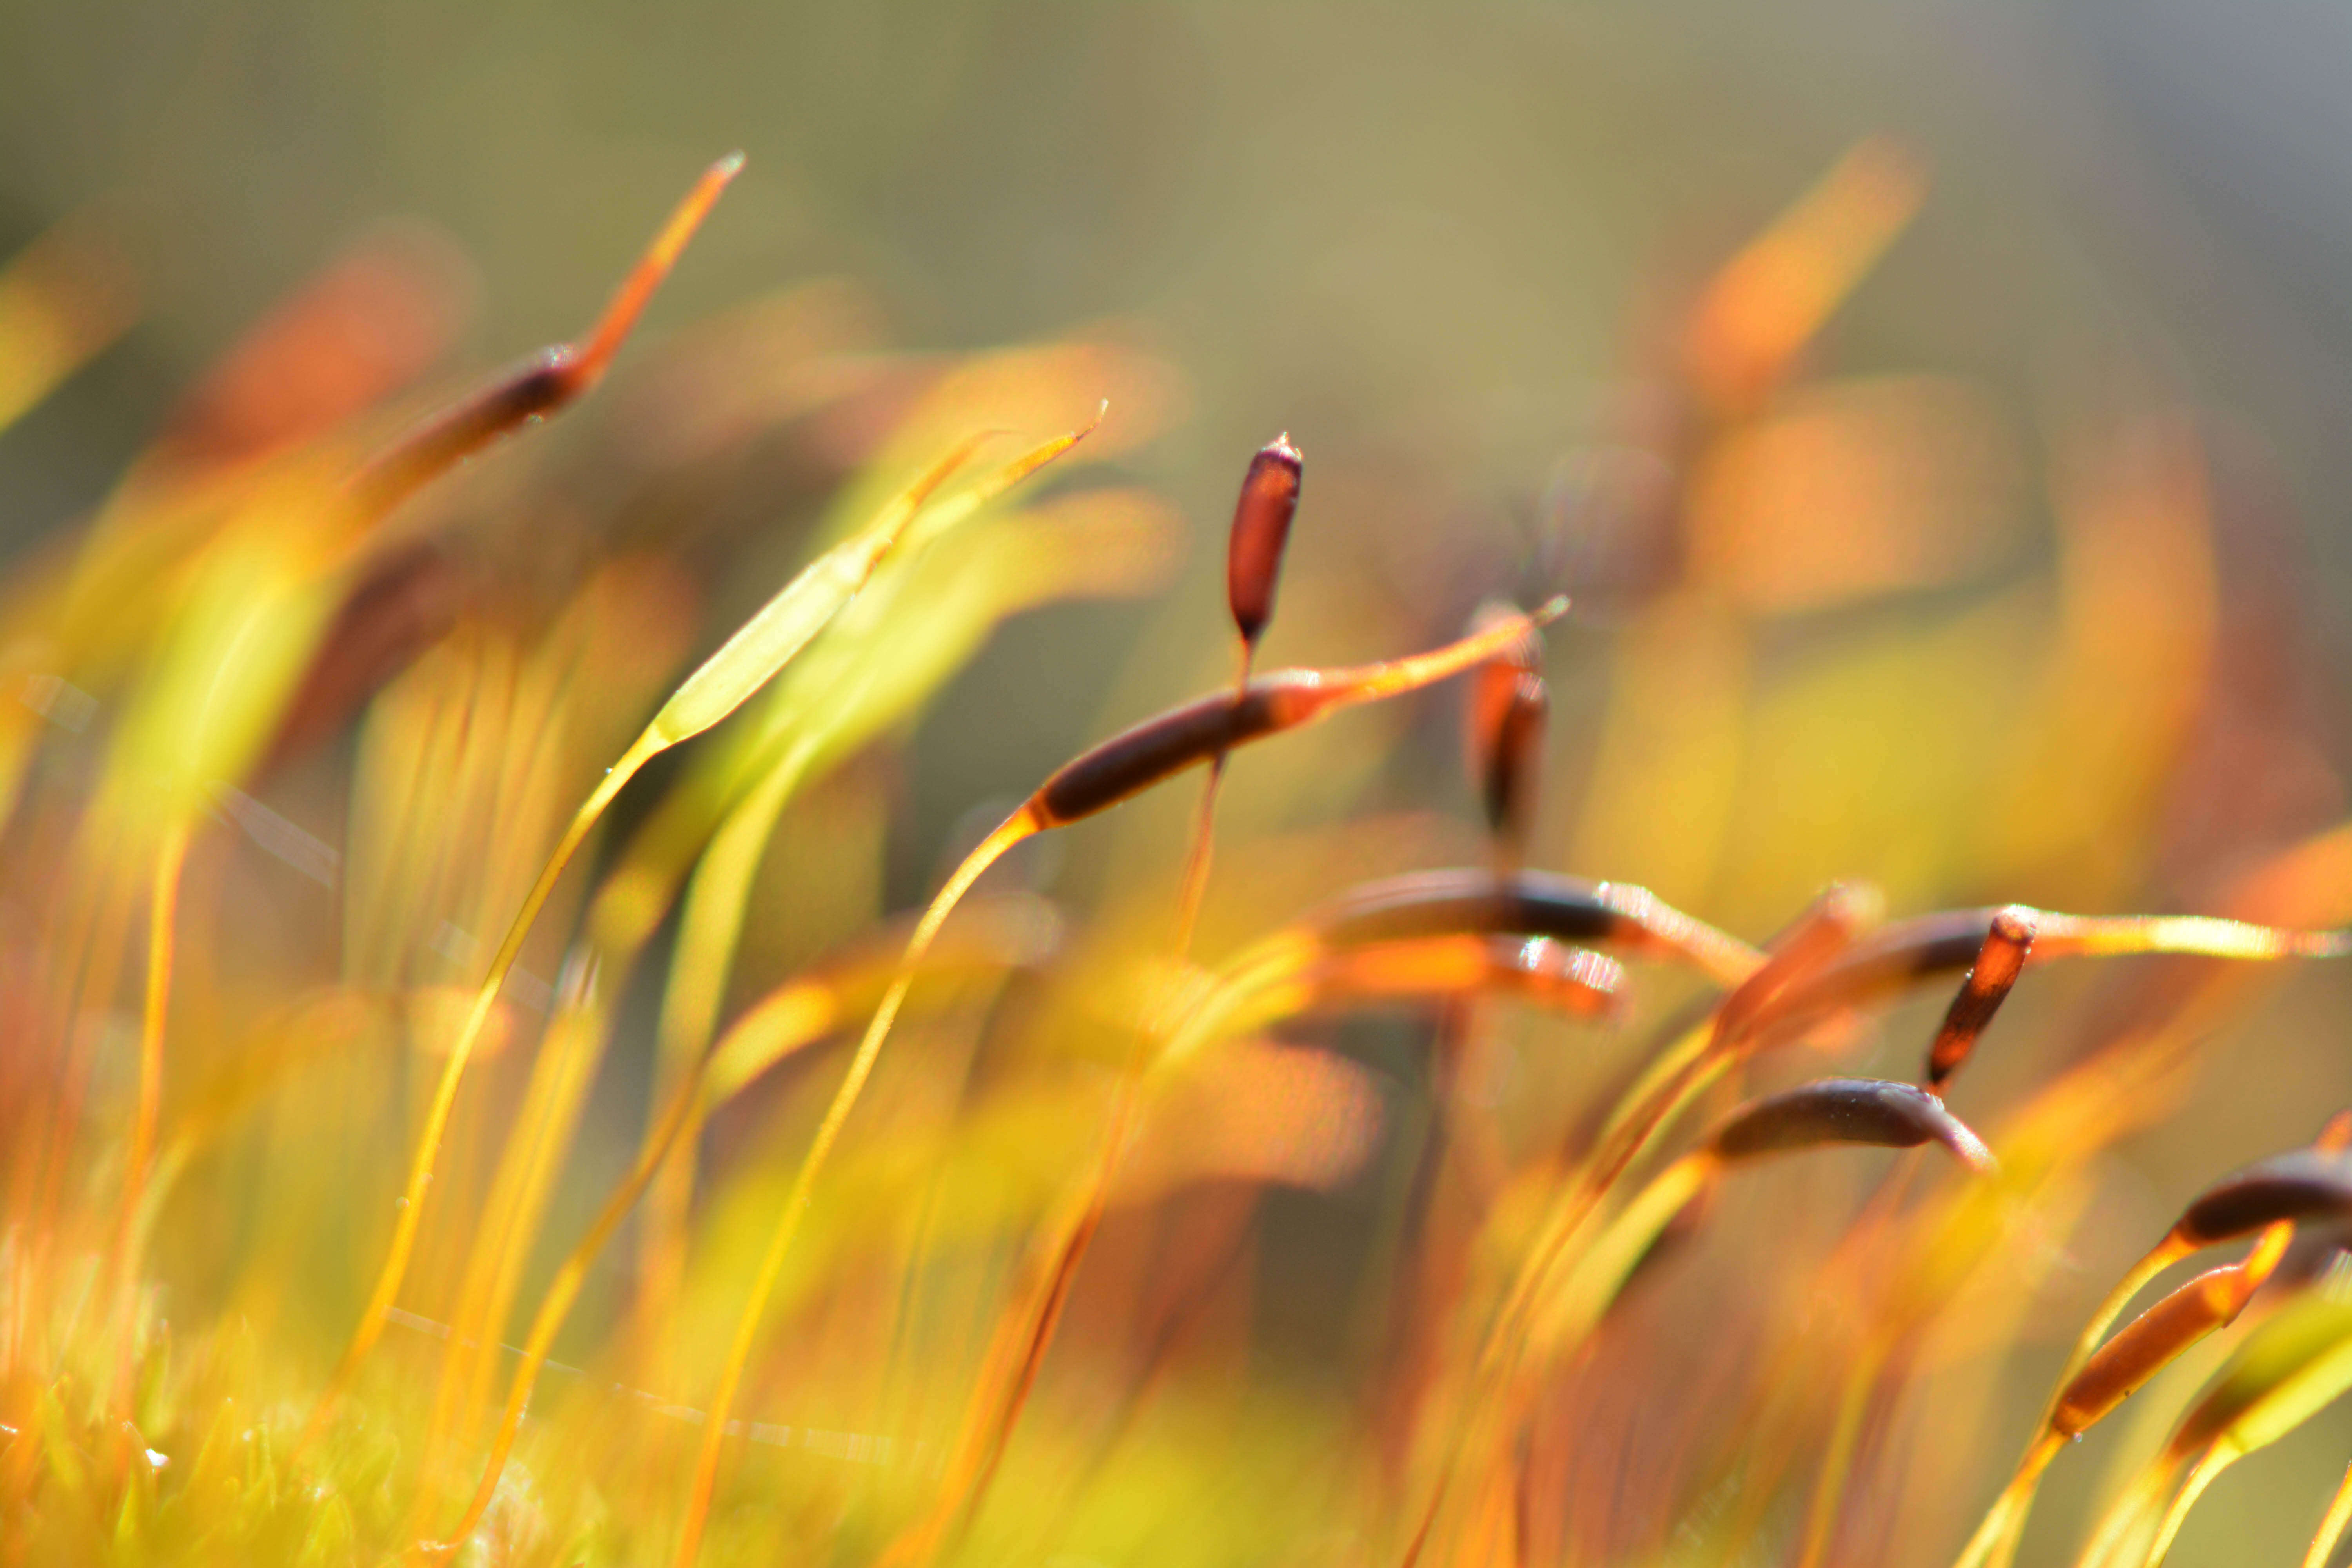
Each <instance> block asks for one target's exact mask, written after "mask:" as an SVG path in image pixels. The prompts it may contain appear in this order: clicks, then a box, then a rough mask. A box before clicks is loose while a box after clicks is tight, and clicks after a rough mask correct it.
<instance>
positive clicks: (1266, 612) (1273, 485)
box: [1225, 431, 1306, 648]
mask: <svg viewBox="0 0 2352 1568" xmlns="http://www.w3.org/2000/svg"><path fill="white" fill-rule="evenodd" d="M1305 461H1306V459H1305V458H1301V457H1300V456H1299V454H1298V448H1297V447H1294V446H1292V445H1291V444H1290V435H1289V432H1287V431H1285V432H1284V433H1283V434H1282V435H1279V436H1276V437H1275V438H1274V439H1273V440H1272V441H1271V442H1269V443H1268V444H1267V445H1265V447H1261V448H1259V450H1258V454H1257V456H1256V457H1255V458H1251V459H1250V466H1249V472H1248V473H1247V474H1245V475H1244V476H1243V478H1242V494H1241V500H1238V501H1236V502H1235V503H1234V531H1233V537H1232V540H1231V542H1229V543H1228V545H1227V546H1226V550H1225V596H1226V599H1227V600H1228V602H1229V603H1230V604H1231V605H1233V612H1234V629H1235V630H1236V631H1238V632H1240V633H1241V637H1242V646H1243V647H1244V648H1254V647H1256V646H1257V639H1258V637H1259V634H1261V633H1263V632H1264V631H1265V624H1266V622H1267V621H1269V620H1271V619H1272V618H1273V617H1274V589H1275V584H1276V581H1277V580H1278V579H1279V578H1280V577H1281V575H1282V551H1283V546H1284V545H1286V543H1288V542H1289V540H1290V519H1291V516H1292V514H1293V513H1295V512H1297V510H1298V481H1299V476H1300V471H1301V468H1302V466H1303V465H1304V463H1305Z"/></svg>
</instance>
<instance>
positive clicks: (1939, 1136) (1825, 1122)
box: [1708, 1078, 1992, 1172]
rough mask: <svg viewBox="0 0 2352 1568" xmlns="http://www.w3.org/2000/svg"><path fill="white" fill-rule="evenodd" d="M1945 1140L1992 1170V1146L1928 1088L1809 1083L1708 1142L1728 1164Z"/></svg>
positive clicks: (1973, 1164)
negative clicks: (1853, 1146) (1826, 1149)
mask: <svg viewBox="0 0 2352 1568" xmlns="http://www.w3.org/2000/svg"><path fill="white" fill-rule="evenodd" d="M1708 1142H1709V1147H1710V1148H1711V1149H1712V1150H1713V1151H1714V1152H1715V1154H1716V1156H1717V1158H1719V1159H1721V1160H1723V1161H1725V1162H1727V1163H1730V1162H1735V1161H1740V1160H1752V1159H1755V1158H1757V1157H1758V1156H1759V1155H1764V1154H1777V1153H1784V1152H1791V1151H1794V1150H1799V1149H1814V1148H1819V1147H1821V1146H1822V1145H1824V1144H1831V1143H1862V1144H1874V1145H1876V1146H1878V1147H1880V1148H1885V1149H1908V1148H1912V1147H1914V1146H1916V1145H1917V1144H1921V1143H1927V1142H1937V1143H1940V1144H1942V1145H1943V1146H1944V1147H1945V1148H1947V1149H1948V1150H1950V1151H1951V1152H1952V1153H1953V1155H1954V1156H1955V1157H1956V1158H1958V1160H1959V1161H1960V1163H1962V1164H1964V1165H1967V1166H1969V1168H1970V1169H1971V1170H1975V1171H1979V1172H1982V1171H1988V1170H1990V1169H1991V1168H1992V1156H1991V1154H1990V1152H1987V1150H1986V1148H1985V1146H1984V1142H1983V1141H1982V1140H1981V1139H1979V1138H1978V1137H1977V1135H1976V1133H1975V1132H1973V1131H1970V1130H1969V1128H1968V1126H1967V1125H1966V1124H1965V1123H1963V1122H1961V1121H1959V1120H1958V1118H1956V1117H1955V1116H1953V1115H1952V1113H1951V1112H1950V1111H1948V1110H1945V1109H1944V1104H1943V1101H1941V1100H1937V1098H1936V1097H1935V1096H1934V1095H1932V1094H1929V1093H1928V1092H1927V1090H1926V1089H1916V1088H1914V1087H1913V1086H1912V1085H1910V1084H1907V1083H1890V1082H1887V1081H1885V1080H1883V1079H1855V1078H1833V1079H1818V1080H1817V1081H1815V1082H1812V1083H1808V1084H1801V1085H1800V1086H1798V1087H1797V1088H1795V1089H1789V1090H1787V1091H1785V1092H1783V1093H1780V1094H1775V1095H1771V1096H1769V1097H1768V1098H1766V1099H1763V1100H1757V1101H1755V1102H1754V1103H1752V1104H1750V1105H1748V1106H1746V1107H1745V1108H1743V1109H1741V1110H1738V1111H1737V1112H1735V1113H1734V1114H1733V1115H1732V1117H1731V1119H1730V1120H1729V1121H1726V1122H1725V1123H1724V1124H1723V1125H1722V1126H1721V1127H1719V1128H1717V1130H1716V1133H1715V1136H1714V1137H1713V1138H1712V1139H1710V1140H1709V1141H1708Z"/></svg>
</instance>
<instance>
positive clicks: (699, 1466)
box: [671, 809, 1038, 1568]
mask: <svg viewBox="0 0 2352 1568" xmlns="http://www.w3.org/2000/svg"><path fill="white" fill-rule="evenodd" d="M1037 831H1038V824H1037V820H1036V817H1035V816H1034V815H1033V814H1032V813H1031V812H1029V811H1028V810H1026V809H1024V810H1022V811H1017V812H1015V813H1013V815H1012V816H1009V817H1007V818H1005V819H1004V821H1003V823H1002V824H1001V825H1000V826H998V827H997V829H996V831H995V832H993V833H992V834H990V835H989V836H988V837H986V838H984V839H982V840H981V843H980V847H978V848H976V849H974V850H973V851H972V852H971V854H970V855H968V856H966V857H965V858H964V862H963V864H962V865H961V866H959V867H957V868H956V869H955V874H954V875H953V876H951V877H950V878H949V879H948V880H947V885H946V886H945V887H943V888H941V889H940V891H939V896H938V897H936V898H934V899H933V900H931V904H930V908H929V909H927V910H924V911H923V918H922V921H920V923H919V924H918V925H917V926H916V927H915V933H914V935H913V936H911V937H909V938H908V942H907V951H906V952H905V954H904V955H903V956H902V957H901V958H900V959H899V961H898V978H897V979H895V980H893V981H892V982H891V983H890V989H889V990H888V991H887V992H885V993H883V995H882V1004H881V1005H880V1006H879V1007H877V1008H876V1009H875V1012H874V1018H873V1021H872V1022H871V1023H869V1024H867V1025H866V1034H865V1037H863V1038H861V1039H860V1040H859V1041H858V1042H857V1053H856V1055H855V1056H854V1057H852V1058H850V1062H849V1071H848V1072H847V1073H846V1074H845V1076H844V1077H843V1079H842V1080H841V1087H840V1088H839V1089H835V1091H834V1096H833V1103H832V1104H831V1105H828V1106H827V1107H826V1108H825V1112H824V1121H821V1122H819V1123H818V1124H817V1130H816V1137H815V1138H814V1140H812V1141H811V1142H810V1144H809V1150H808V1152H807V1153H806V1154H805V1155H803V1156H802V1159H801V1168H800V1172H799V1173H798V1174H797V1175H795V1176H794V1177H793V1186H792V1191H791V1193H790V1194H787V1195H786V1197H785V1199H784V1210H783V1213H782V1215H779V1216H778V1218H777V1221H776V1229H775V1232H774V1234H773V1235H772V1236H771V1237H769V1238H768V1250H767V1254H766V1256H764V1257H763V1258H761V1259H760V1269H759V1272H758V1273H757V1274H756V1275H755V1276H753V1278H752V1280H751V1296H750V1298H749V1299H748V1300H746V1301H745V1302H744V1304H743V1311H742V1315H741V1316H740V1317H739V1318H738V1319H737V1320H736V1323H735V1334H734V1338H733V1339H732V1340H731V1341H730V1342H729V1344H728V1347H727V1361H726V1363H725V1365H724V1366H723V1367H722V1368H721V1370H720V1372H719V1389H718V1392H717V1393H716V1394H713V1395H712V1396H711V1401H710V1410H709V1415H708V1416H707V1418H706V1419H705V1421H704V1423H703V1428H702V1444H701V1447H700V1448H699V1449H698V1451H697V1452H696V1454H695V1458H694V1479H693V1480H692V1482H691V1483H690V1484H689V1486H688V1493H687V1503H686V1523H685V1525H684V1527H683V1528H682V1529H681V1531H679V1534H678V1542H677V1553H676V1555H675V1556H674V1557H673V1558H672V1559H671V1561H672V1562H673V1563H675V1564H676V1565H677V1568H688V1564H690V1563H693V1561H694V1559H695V1556H696V1554H697V1553H698V1552H700V1550H701V1548H702V1531H703V1527H704V1526H705V1525H706V1524H707V1523H708V1522H709V1516H710V1494H711V1492H712V1490H713V1489H715V1488H716V1487H717V1485H718V1481H719V1449H720V1448H721V1447H723V1446H724V1444H725V1443H726V1440H727V1422H728V1417H729V1415H730V1413H731V1412H732V1411H733V1409H734V1407H735V1394H736V1392H737V1390H738V1389H739V1388H740V1386H741V1384H742V1382H743V1372H744V1369H745V1367H746V1366H747V1365H748V1364H749V1363H750V1362H751V1342H752V1341H753V1340H754V1339H755V1338H756V1337H757V1336H758V1334H759V1331H760V1320H761V1318H762V1317H764V1316H765V1315H766V1313H767V1310H768V1298H769V1297H770V1296H772V1294H774V1292H775V1289H776V1279H777V1277H778V1276H779V1275H780V1274H781V1273H782V1271H783V1267H784V1258H785V1256H786V1255H787V1254H789V1253H790V1252H791V1251H792V1247H793V1240H794V1239H795V1238H796V1237H798V1236H799V1235H800V1227H801V1220H802V1218H803V1216H804V1215H806V1214H807V1212H808V1205H809V1195H810V1194H811V1193H812V1192H814V1190H815V1187H816V1179H817V1177H818V1176H819V1175H820V1174H821V1173H823V1172H824V1164H825V1161H826V1159H827V1158H828V1157H829V1156H830V1155H831V1154H832V1152H833V1146H834V1144H835V1143H836V1142H839V1141H840V1138H841V1130H842V1127H843V1125H844V1124H845V1122H847V1121H848V1120H849V1113H850V1111H851V1110H853V1109H855V1108H856V1104H857V1097H858V1095H859V1094H860V1093H862V1092H863V1091H864V1089H865V1088H866V1079H867V1078H868V1077H870V1076H871V1075H872V1073H873V1071H874V1061H875V1058H877V1057H878V1056H880V1055H881V1052H882V1042H883V1041H884V1040H885V1039H886V1038H887V1037H888V1036H889V1033H890V1026H891V1025H892V1023H894V1022H895V1021H896V1020H897V1019H898V1009H899V1008H900V1007H901V1006H903V1005H905V1004H906V1000H907V993H908V990H909V989H911V988H912V987H913V985H914V983H915V973H916V971H917V969H918V967H919V965H920V964H921V963H922V961H923V955H924V954H925V953H927V952H929V951H930V947H931V942H933V941H934V940H935V939H936V938H937V937H938V936H939V934H940V927H941V926H943V925H945V924H946V923H947V919H948V916H949V915H950V914H952V913H953V912H954V911H955V907H956V904H957V903H958V902H959V901H960V900H961V899H962V898H963V896H964V894H965V893H967V892H969V891H971V886H972V884H973V883H975V882H977V881H979V880H980V878H981V874H982V872H984V871H986V870H987V869H988V868H990V867H991V866H993V865H994V864H996V862H997V861H998V860H999V859H1000V858H1003V855H1004V852H1005V851H1006V850H1008V849H1010V848H1012V847H1013V846H1014V845H1015V844H1018V843H1020V842H1021V841H1022V840H1023V839H1024V838H1027V837H1030V836H1031V835H1032V834H1034V833H1035V832H1037Z"/></svg>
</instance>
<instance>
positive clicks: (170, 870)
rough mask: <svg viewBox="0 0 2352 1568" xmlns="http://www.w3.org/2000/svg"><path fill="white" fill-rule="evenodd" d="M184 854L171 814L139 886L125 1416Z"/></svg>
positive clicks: (117, 1392) (117, 1330) (118, 1323)
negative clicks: (141, 960) (143, 911)
mask: <svg viewBox="0 0 2352 1568" xmlns="http://www.w3.org/2000/svg"><path fill="white" fill-rule="evenodd" d="M187 858H188V824H187V821H186V819H185V818H184V817H181V816H177V815H176V814H175V815H174V816H173V819H172V821H171V823H170V825H169V826H166V827H165V828H164V829H163V839H162V841H161V842H160V843H159V844H158V845H157V846H156V848H155V868H154V876H153V879H152V882H151V884H150V885H149V888H148V893H147V993H146V999H145V1001H144V1003H143V1004H142V1006H141V1009H140V1020H139V1104H138V1110H137V1111H136V1112H135V1113H134V1115H133V1118H132V1121H131V1152H130V1155H129V1158H128V1160H127V1161H126V1162H125V1163H124V1166H123V1172H122V1206H121V1212H120V1213H119V1214H118V1215H116V1217H115V1230H114V1291H115V1297H114V1318H113V1322H114V1342H115V1347H116V1355H115V1371H114V1395H113V1399H112V1401H111V1404H112V1405H113V1406H114V1409H115V1411H116V1414H117V1415H118V1416H119V1417H120V1418H121V1419H123V1420H126V1421H127V1420H129V1419H130V1417H131V1412H130V1410H129V1408H128V1403H129V1399H130V1392H131V1373H132V1370H133V1368H134V1367H135V1366H136V1364H137V1357H136V1356H135V1354H134V1353H133V1351H132V1345H133V1342H134V1341H135V1339H136V1337H137V1336H136V1333H135V1330H136V1328H137V1326H138V1325H137V1322H136V1318H137V1314H138V1303H139V1258H138V1255H137V1246H138V1230H139V1205H140V1202H141V1200H142V1197H143V1196H144V1194H145V1191H146V1186H147V1173H148V1169H149V1167H150V1165H152V1163H153V1161H154V1157H155V1128H156V1123H157V1121H159V1119H160V1118H161V1116H162V1112H163V1022H164V1016H165V1014H166V1013H167V1011H168V1010H169V1005H170V1002H171V995H172V955H173V925H174V923H175V921H176V918H177V914H178V910H179V901H180V873H181V870H182V868H184V866H185V864H186V862H187Z"/></svg>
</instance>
